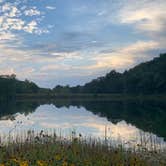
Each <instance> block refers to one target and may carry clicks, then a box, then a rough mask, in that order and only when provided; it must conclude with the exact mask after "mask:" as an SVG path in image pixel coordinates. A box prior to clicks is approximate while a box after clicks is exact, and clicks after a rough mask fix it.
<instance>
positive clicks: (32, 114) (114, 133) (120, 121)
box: [0, 100, 166, 149]
mask: <svg viewBox="0 0 166 166" xmlns="http://www.w3.org/2000/svg"><path fill="white" fill-rule="evenodd" d="M41 130H44V131H45V132H47V133H52V132H56V133H57V135H59V136H63V137H66V138H67V137H70V136H71V134H72V133H73V132H74V133H76V135H79V134H81V135H82V136H84V137H86V138H93V139H100V140H107V141H111V142H112V144H114V145H119V144H122V145H123V146H125V147H131V148H133V147H135V146H137V145H140V144H141V145H142V144H144V145H145V146H146V147H147V148H149V147H150V148H159V149H164V148H165V147H166V142H165V139H166V103H165V102H163V101H131V100H130V101H100V100H98V101H95V100H91V101H89V100H77V101H76V100H56V101H40V100H38V101H24V102H23V101H22V102H16V101H15V102H8V103H1V104H0V135H1V141H2V140H5V139H7V138H8V136H9V135H10V136H13V138H15V136H16V135H18V133H25V132H27V131H35V132H40V131H41Z"/></svg>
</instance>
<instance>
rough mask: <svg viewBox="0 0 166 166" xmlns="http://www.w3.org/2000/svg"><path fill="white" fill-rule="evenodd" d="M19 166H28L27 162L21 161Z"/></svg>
mask: <svg viewBox="0 0 166 166" xmlns="http://www.w3.org/2000/svg"><path fill="white" fill-rule="evenodd" d="M20 166H28V162H27V161H22V162H20Z"/></svg>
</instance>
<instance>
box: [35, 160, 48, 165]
mask: <svg viewBox="0 0 166 166" xmlns="http://www.w3.org/2000/svg"><path fill="white" fill-rule="evenodd" d="M37 164H38V166H47V164H46V162H45V161H42V160H38V161H37Z"/></svg>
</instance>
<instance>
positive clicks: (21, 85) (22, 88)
mask: <svg viewBox="0 0 166 166" xmlns="http://www.w3.org/2000/svg"><path fill="white" fill-rule="evenodd" d="M39 90H40V88H39V87H38V86H37V85H36V84H35V83H33V82H30V81H28V80H25V81H19V80H17V79H16V75H14V74H12V75H1V76H0V100H8V99H13V98H15V96H16V94H21V93H37V92H38V91H39Z"/></svg>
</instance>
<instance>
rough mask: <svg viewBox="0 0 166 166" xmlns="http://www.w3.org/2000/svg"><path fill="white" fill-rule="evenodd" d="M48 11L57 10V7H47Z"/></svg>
mask: <svg viewBox="0 0 166 166" xmlns="http://www.w3.org/2000/svg"><path fill="white" fill-rule="evenodd" d="M46 9H48V10H55V9H56V7H55V6H46Z"/></svg>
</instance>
